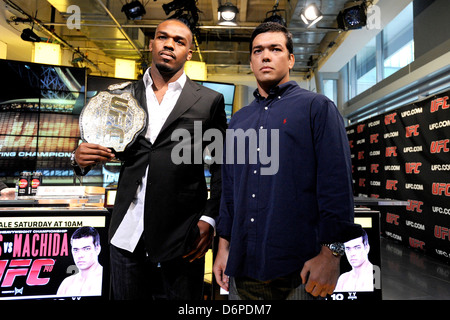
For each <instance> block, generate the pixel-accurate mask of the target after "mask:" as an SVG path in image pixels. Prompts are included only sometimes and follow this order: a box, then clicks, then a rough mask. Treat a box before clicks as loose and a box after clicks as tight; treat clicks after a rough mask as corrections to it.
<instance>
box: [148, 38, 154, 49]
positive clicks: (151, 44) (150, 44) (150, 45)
mask: <svg viewBox="0 0 450 320" xmlns="http://www.w3.org/2000/svg"><path fill="white" fill-rule="evenodd" d="M152 47H153V39H150V43H149V44H148V49H149V50H150V52H152V51H153V49H152Z"/></svg>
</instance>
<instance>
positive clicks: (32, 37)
mask: <svg viewBox="0 0 450 320" xmlns="http://www.w3.org/2000/svg"><path fill="white" fill-rule="evenodd" d="M20 37H21V38H22V40H25V41H30V42H40V41H41V38H40V37H39V36H38V35H37V34H36V33H34V32H33V30H31V29H30V28H27V29H23V31H22V34H21V35H20Z"/></svg>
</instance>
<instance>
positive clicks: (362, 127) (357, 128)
mask: <svg viewBox="0 0 450 320" xmlns="http://www.w3.org/2000/svg"><path fill="white" fill-rule="evenodd" d="M364 126H365V124H360V125H358V126H357V127H356V132H358V133H361V132H363V131H364Z"/></svg>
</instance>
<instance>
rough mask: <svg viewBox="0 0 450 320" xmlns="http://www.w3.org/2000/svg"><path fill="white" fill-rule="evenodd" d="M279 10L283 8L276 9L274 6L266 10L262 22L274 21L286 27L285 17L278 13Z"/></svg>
mask: <svg viewBox="0 0 450 320" xmlns="http://www.w3.org/2000/svg"><path fill="white" fill-rule="evenodd" d="M281 11H284V10H278V9H276V8H274V9H273V10H272V11H268V12H267V13H266V18H265V19H264V21H263V22H276V23H279V24H281V25H282V26H285V27H287V24H286V19H285V18H284V17H283V16H282V15H281V14H278V13H280V12H281ZM269 14H271V15H270V16H268V15H269Z"/></svg>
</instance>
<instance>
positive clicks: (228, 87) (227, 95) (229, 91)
mask: <svg viewBox="0 0 450 320" xmlns="http://www.w3.org/2000/svg"><path fill="white" fill-rule="evenodd" d="M196 82H198V83H200V84H201V85H203V86H205V87H207V88H210V89H212V90H214V91H217V92H220V93H221V94H223V97H224V100H225V113H226V115H227V122H230V119H231V116H232V114H233V101H234V93H235V91H236V86H235V85H234V84H231V83H221V82H210V81H196Z"/></svg>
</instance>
